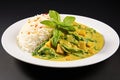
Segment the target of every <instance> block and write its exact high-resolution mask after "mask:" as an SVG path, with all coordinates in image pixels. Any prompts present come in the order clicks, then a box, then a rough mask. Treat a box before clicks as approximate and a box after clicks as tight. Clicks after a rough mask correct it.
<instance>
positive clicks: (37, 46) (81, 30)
mask: <svg viewBox="0 0 120 80" xmlns="http://www.w3.org/2000/svg"><path fill="white" fill-rule="evenodd" d="M62 18H63V17H62V16H61V15H60V14H59V13H58V12H56V11H54V10H50V11H49V13H48V14H41V15H37V16H34V17H31V18H29V19H28V21H27V23H26V24H25V25H24V26H23V27H22V29H21V30H20V32H19V34H18V36H17V42H18V45H19V46H20V48H21V49H23V50H25V51H27V52H30V53H32V56H34V57H36V58H40V59H45V60H53V61H71V60H77V59H83V58H87V57H89V56H92V55H95V54H96V53H98V52H99V51H100V50H101V49H102V47H103V45H104V37H103V36H102V34H100V33H99V32H97V31H96V30H95V29H93V28H90V27H88V26H86V25H83V24H81V23H79V22H77V21H75V17H74V16H66V17H65V18H64V19H62Z"/></svg>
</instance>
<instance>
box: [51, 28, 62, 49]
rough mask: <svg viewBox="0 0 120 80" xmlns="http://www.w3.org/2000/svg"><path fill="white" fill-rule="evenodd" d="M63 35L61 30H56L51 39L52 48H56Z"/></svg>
mask: <svg viewBox="0 0 120 80" xmlns="http://www.w3.org/2000/svg"><path fill="white" fill-rule="evenodd" d="M61 35H62V32H61V31H60V30H57V29H55V30H54V31H53V37H52V39H51V43H52V46H53V47H55V48H56V46H57V43H58V41H59V39H60V36H61Z"/></svg>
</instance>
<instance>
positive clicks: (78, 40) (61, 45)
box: [35, 22, 104, 61]
mask: <svg viewBox="0 0 120 80" xmlns="http://www.w3.org/2000/svg"><path fill="white" fill-rule="evenodd" d="M73 25H74V26H75V31H74V32H70V33H67V34H62V38H61V39H59V41H58V43H57V47H56V48H54V47H53V46H52V45H51V39H49V40H48V41H46V43H45V44H44V46H43V48H50V49H51V50H48V51H46V55H49V52H50V51H51V52H52V51H53V52H54V53H55V54H56V55H54V56H56V57H52V58H51V57H50V56H46V55H42V56H41V55H35V57H37V58H40V59H46V60H53V61H71V60H78V59H83V58H87V57H90V56H92V55H95V54H96V53H98V52H99V51H100V50H101V49H102V47H103V45H104V37H103V36H102V34H100V33H99V32H97V31H96V30H94V29H93V28H90V27H88V26H85V25H83V24H78V23H76V22H74V23H73ZM38 52H40V50H39V51H38ZM41 54H42V53H41Z"/></svg>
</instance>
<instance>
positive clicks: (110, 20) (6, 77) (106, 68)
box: [0, 0, 120, 80]
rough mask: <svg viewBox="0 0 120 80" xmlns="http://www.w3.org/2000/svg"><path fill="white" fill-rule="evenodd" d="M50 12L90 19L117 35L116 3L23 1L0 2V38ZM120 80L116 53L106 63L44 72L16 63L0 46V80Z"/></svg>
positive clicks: (99, 0)
mask: <svg viewBox="0 0 120 80" xmlns="http://www.w3.org/2000/svg"><path fill="white" fill-rule="evenodd" d="M50 9H53V10H56V11H58V12H59V13H64V14H75V15H81V16H87V17H91V18H94V19H97V20H100V21H102V22H104V23H106V24H108V25H110V26H111V27H112V28H113V29H114V30H115V31H116V32H117V33H118V34H120V28H119V27H120V24H119V23H120V9H119V3H118V2H115V0H114V2H112V1H110V0H109V1H107V0H104V1H102V0H96V1H92V0H78V1H76V0H26V1H25V0H24V1H22V0H21V1H18V0H16V1H12V0H10V1H1V2H0V38H1V36H2V34H3V32H4V30H5V29H6V28H7V27H9V26H10V25H11V24H13V23H14V22H16V21H18V20H21V19H24V18H27V17H30V16H34V15H36V14H40V13H46V12H48V10H50ZM46 79H49V80H51V79H52V80H59V79H61V80H120V50H119V49H118V50H117V52H116V53H115V54H114V55H113V56H111V57H110V58H109V59H107V60H105V61H103V62H100V63H97V64H94V65H90V66H85V67H78V68H67V69H58V68H47V67H42V66H35V65H31V64H28V63H24V62H21V61H18V60H16V59H14V58H13V57H11V56H10V55H8V54H7V53H6V52H5V50H4V49H3V48H2V45H1V43H0V80H46Z"/></svg>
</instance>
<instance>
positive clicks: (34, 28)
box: [17, 14, 52, 52]
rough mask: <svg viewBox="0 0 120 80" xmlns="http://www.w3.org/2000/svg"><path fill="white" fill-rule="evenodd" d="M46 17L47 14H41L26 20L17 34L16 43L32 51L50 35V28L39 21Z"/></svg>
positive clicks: (46, 18) (25, 49)
mask: <svg viewBox="0 0 120 80" xmlns="http://www.w3.org/2000/svg"><path fill="white" fill-rule="evenodd" d="M48 19H49V16H48V15H46V14H41V15H36V16H34V17H31V18H29V19H28V20H27V22H26V23H25V25H24V26H23V27H22V28H21V30H20V32H19V34H18V36H17V42H18V45H19V47H20V48H21V49H22V50H24V51H27V52H33V51H34V49H35V48H36V47H37V46H38V45H39V44H41V43H42V42H43V41H45V40H47V39H48V38H50V37H51V32H52V28H47V27H46V26H45V25H43V24H41V23H40V22H41V21H43V20H48Z"/></svg>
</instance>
